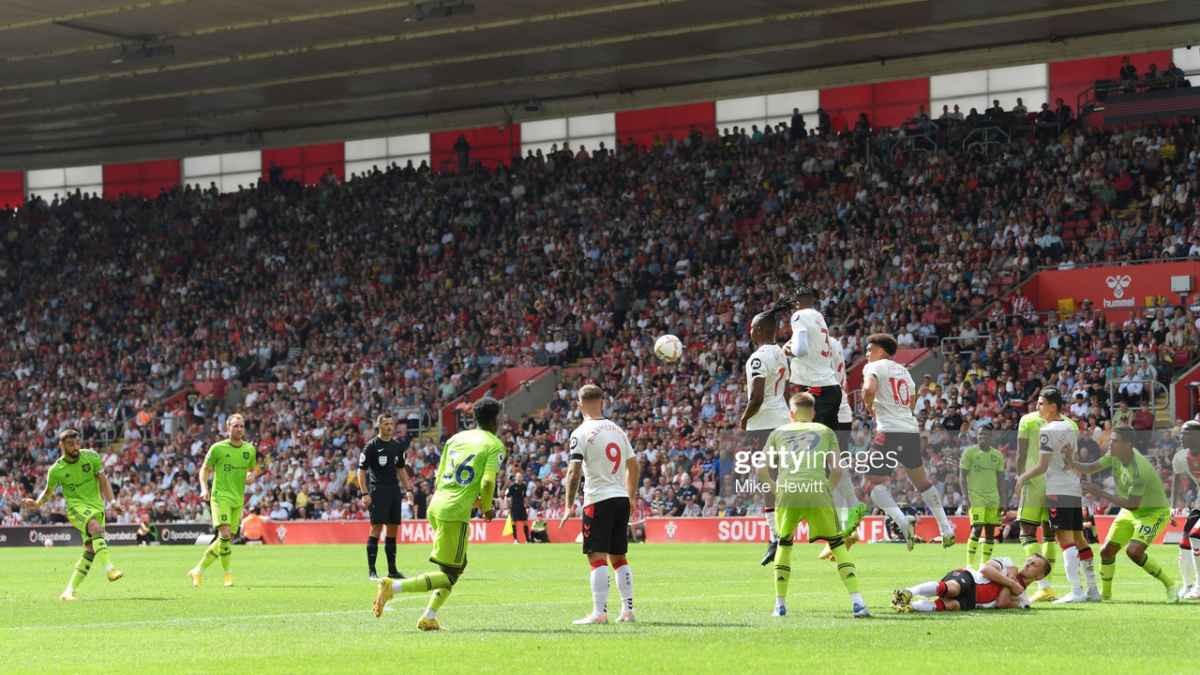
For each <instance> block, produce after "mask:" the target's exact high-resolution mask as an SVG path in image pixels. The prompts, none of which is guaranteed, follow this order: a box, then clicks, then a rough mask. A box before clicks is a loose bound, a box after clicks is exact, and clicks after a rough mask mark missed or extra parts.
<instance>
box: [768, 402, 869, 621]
mask: <svg viewBox="0 0 1200 675" xmlns="http://www.w3.org/2000/svg"><path fill="white" fill-rule="evenodd" d="M789 405H790V409H791V411H790V413H791V414H790V416H791V420H792V421H791V423H789V424H785V425H784V426H782V427H779V428H778V429H776V430H775V431H773V432H771V436H770V437H769V438H768V439H767V444H766V447H765V452H766V453H767V455H768V458H769V460H770V461H768V462H767V464H769V465H774V466H775V467H777V476H776V479H775V482H774V483H771V482H770V481H769V474H768V471H767V468H766V466H763V467H761V468H760V469H759V470H758V476H759V478H760V479H762V480H764V481H766V482H767V485H768V486H770V489H771V490H772V491H773V492H774V494H775V503H776V505H777V506H776V509H775V519H776V529H777V530H778V532H779V551H778V553H777V554H776V556H775V567H774V573H775V611H774V616H785V615H786V614H787V588H788V581H789V580H790V578H791V575H792V568H791V562H792V537H793V535H794V534H795V532H796V527H797V526H798V525H799V524H800V521H802V520H803V521H806V522H807V523H808V537H809V541H816V540H818V539H823V540H825V542H826V543H828V544H829V548H830V550H831V551H832V552H833V558H834V560H835V561H836V562H837V571H838V575H839V576H841V578H842V585H843V586H845V587H846V591H847V592H848V593H849V594H850V608H851V612H852V614H853V616H854V617H855V618H861V617H868V616H870V615H871V613H870V611H869V610H868V609H867V603H866V601H865V600H863V597H862V595H861V594H859V592H858V568H857V567H856V566H855V565H854V559H853V557H852V556H851V553H850V551H849V549H847V548H846V543H845V540H844V538H843V537H842V534H841V530H840V528H839V527H838V518H837V513H836V512H835V511H834V507H833V497H832V492H833V488H832V487H831V483H837V482H838V480H839V479H840V478H841V469H839V468H838V464H837V462H836V457H837V452H838V448H837V438H836V437H835V436H834V434H833V430H832V429H830V428H829V427H827V426H825V425H824V424H819V423H817V422H813V421H812V419H813V414H814V409H815V407H816V402H815V400H814V397H813V395H812V394H810V393H807V392H802V393H799V394H793V395H792V397H791V399H790V400H789Z"/></svg>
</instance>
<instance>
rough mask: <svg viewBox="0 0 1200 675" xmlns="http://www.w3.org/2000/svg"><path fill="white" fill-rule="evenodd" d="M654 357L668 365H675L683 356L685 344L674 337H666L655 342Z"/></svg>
mask: <svg viewBox="0 0 1200 675" xmlns="http://www.w3.org/2000/svg"><path fill="white" fill-rule="evenodd" d="M654 355H655V356H657V357H658V358H660V359H662V360H663V361H666V362H667V363H675V362H676V361H678V360H679V357H681V356H683V343H682V342H680V341H679V338H677V337H675V336H674V335H664V336H662V337H660V338H658V339H657V340H655V341H654Z"/></svg>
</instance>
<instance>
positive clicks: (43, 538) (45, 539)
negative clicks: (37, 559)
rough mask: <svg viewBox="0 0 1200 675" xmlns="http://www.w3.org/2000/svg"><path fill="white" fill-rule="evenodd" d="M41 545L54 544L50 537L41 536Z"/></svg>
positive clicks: (48, 546) (50, 545)
mask: <svg viewBox="0 0 1200 675" xmlns="http://www.w3.org/2000/svg"><path fill="white" fill-rule="evenodd" d="M42 546H45V547H46V548H50V547H52V546H54V540H53V539H51V538H50V537H42Z"/></svg>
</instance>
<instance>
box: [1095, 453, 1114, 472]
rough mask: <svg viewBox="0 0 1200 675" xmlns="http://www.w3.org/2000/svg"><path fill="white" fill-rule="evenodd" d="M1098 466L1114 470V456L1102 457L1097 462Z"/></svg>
mask: <svg viewBox="0 0 1200 675" xmlns="http://www.w3.org/2000/svg"><path fill="white" fill-rule="evenodd" d="M1096 464H1097V465H1099V466H1102V467H1104V468H1105V469H1112V468H1113V456H1112V455H1104V456H1103V457H1101V458H1100V459H1099V460H1097V461H1096Z"/></svg>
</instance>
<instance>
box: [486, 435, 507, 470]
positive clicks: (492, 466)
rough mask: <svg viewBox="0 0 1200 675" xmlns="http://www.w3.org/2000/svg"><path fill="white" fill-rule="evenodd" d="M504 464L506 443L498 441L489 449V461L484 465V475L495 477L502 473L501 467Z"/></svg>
mask: <svg viewBox="0 0 1200 675" xmlns="http://www.w3.org/2000/svg"><path fill="white" fill-rule="evenodd" d="M503 463H504V441H501V440H500V439H498V438H497V439H496V440H495V441H493V442H492V444H491V447H490V448H488V454H487V460H486V461H485V462H484V465H483V473H484V475H485V476H486V475H487V474H489V473H490V474H492V475H493V476H495V475H496V474H497V473H500V465H501V464H503Z"/></svg>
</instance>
